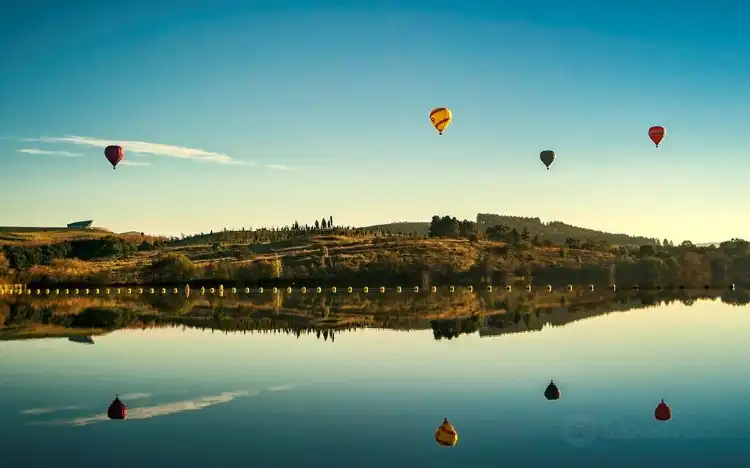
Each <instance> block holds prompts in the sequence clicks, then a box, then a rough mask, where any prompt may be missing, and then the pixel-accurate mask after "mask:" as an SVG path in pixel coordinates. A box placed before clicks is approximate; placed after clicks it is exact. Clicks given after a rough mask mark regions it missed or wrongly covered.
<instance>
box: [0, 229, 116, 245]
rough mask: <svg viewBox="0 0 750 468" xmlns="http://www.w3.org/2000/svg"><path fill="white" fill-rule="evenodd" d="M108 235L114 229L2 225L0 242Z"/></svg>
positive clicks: (62, 240)
mask: <svg viewBox="0 0 750 468" xmlns="http://www.w3.org/2000/svg"><path fill="white" fill-rule="evenodd" d="M108 235H112V231H109V230H107V229H103V228H92V229H68V228H60V227H12V226H6V227H0V243H31V244H34V243H37V244H50V243H55V242H64V241H70V240H75V239H95V238H97V237H104V236H108Z"/></svg>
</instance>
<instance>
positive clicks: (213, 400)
mask: <svg viewBox="0 0 750 468" xmlns="http://www.w3.org/2000/svg"><path fill="white" fill-rule="evenodd" d="M257 394H258V392H252V393H251V392H248V391H236V392H223V393H220V394H218V395H210V396H204V397H200V398H195V399H191V400H183V401H172V402H168V403H162V404H159V405H154V406H142V407H138V408H132V409H130V410H129V411H128V419H129V420H133V419H148V418H155V417H159V416H168V415H170V414H175V413H181V412H183V411H198V410H201V409H203V408H208V407H209V406H214V405H219V404H222V403H229V402H231V401H233V400H235V399H237V398H240V397H249V396H256V395H257ZM122 398H123V400H126V398H124V396H123V397H122ZM26 414H29V413H26ZM36 414H39V413H36ZM108 419H109V418H108V416H107V414H106V413H104V414H103V413H101V411H100V412H97V413H96V414H92V415H89V416H81V417H76V418H71V419H53V420H50V421H39V422H31V423H28V424H29V425H34V426H87V425H89V424H95V423H100V422H105V421H107V420H108Z"/></svg>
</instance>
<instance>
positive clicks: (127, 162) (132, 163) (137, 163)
mask: <svg viewBox="0 0 750 468" xmlns="http://www.w3.org/2000/svg"><path fill="white" fill-rule="evenodd" d="M150 165H151V163H150V162H145V161H130V160H128V159H123V160H122V161H120V163H119V164H118V166H150Z"/></svg>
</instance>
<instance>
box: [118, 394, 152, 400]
mask: <svg viewBox="0 0 750 468" xmlns="http://www.w3.org/2000/svg"><path fill="white" fill-rule="evenodd" d="M150 396H151V394H150V393H123V394H122V395H120V398H121V399H122V400H140V399H141V398H148V397H150Z"/></svg>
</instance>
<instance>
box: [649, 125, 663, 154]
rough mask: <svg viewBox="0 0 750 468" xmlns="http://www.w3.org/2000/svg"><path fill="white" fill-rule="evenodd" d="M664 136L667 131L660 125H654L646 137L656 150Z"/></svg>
mask: <svg viewBox="0 0 750 468" xmlns="http://www.w3.org/2000/svg"><path fill="white" fill-rule="evenodd" d="M666 134H667V130H666V129H665V128H664V127H662V126H660V125H656V126H654V127H651V128H649V129H648V137H649V138H651V141H653V142H654V144H655V145H656V147H657V148H658V147H659V143H661V141H662V140H663V139H664V136H665V135H666Z"/></svg>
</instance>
